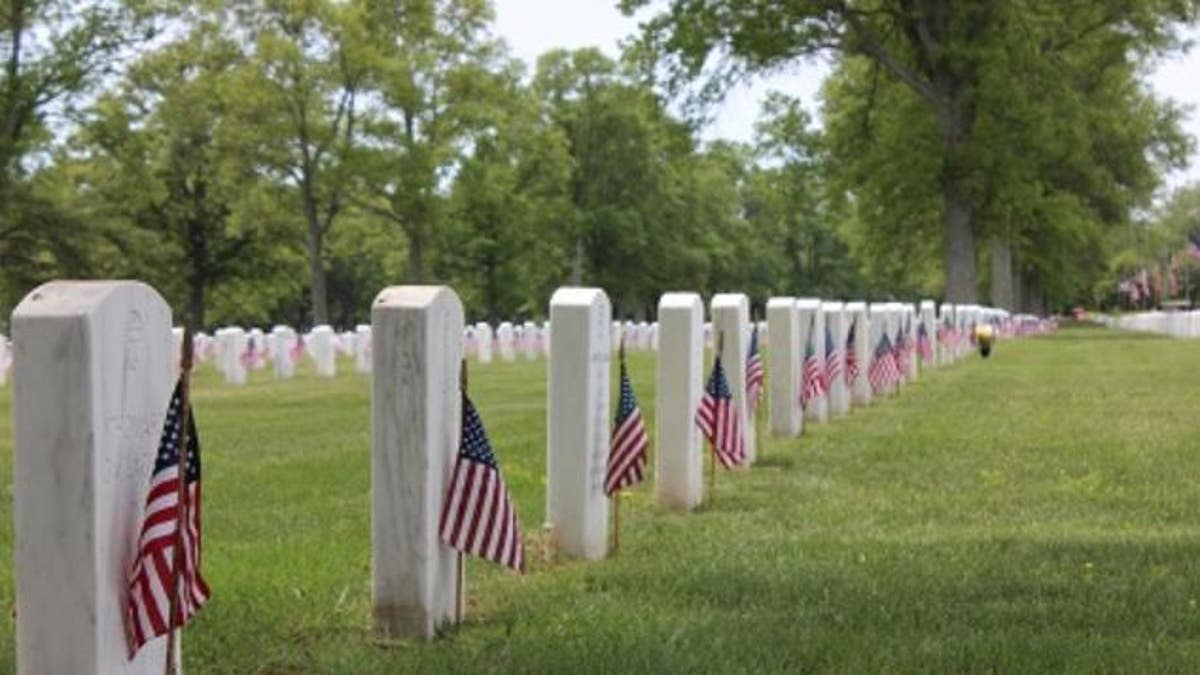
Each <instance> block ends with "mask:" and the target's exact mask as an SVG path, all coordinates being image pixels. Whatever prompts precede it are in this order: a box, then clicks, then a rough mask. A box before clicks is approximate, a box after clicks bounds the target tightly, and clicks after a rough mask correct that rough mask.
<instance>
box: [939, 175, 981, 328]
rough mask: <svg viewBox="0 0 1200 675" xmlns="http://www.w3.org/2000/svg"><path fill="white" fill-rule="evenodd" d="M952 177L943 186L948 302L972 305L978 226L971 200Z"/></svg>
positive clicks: (958, 181)
mask: <svg viewBox="0 0 1200 675" xmlns="http://www.w3.org/2000/svg"><path fill="white" fill-rule="evenodd" d="M960 183H961V180H960V179H959V178H957V177H955V176H951V177H949V178H948V180H946V182H945V185H944V186H943V188H942V201H943V208H944V209H945V227H946V302H952V303H955V304H970V303H974V302H975V301H976V295H975V227H974V225H975V224H974V223H973V222H972V208H971V200H970V198H969V197H968V196H967V195H966V193H965V191H964V190H963V186H962V185H961V184H960Z"/></svg>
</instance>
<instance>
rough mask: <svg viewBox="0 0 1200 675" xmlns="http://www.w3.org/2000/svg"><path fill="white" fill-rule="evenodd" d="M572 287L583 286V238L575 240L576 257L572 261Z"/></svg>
mask: <svg viewBox="0 0 1200 675" xmlns="http://www.w3.org/2000/svg"><path fill="white" fill-rule="evenodd" d="M571 285H572V286H582V285H583V237H581V236H580V237H576V238H575V255H574V257H573V258H572V259H571Z"/></svg>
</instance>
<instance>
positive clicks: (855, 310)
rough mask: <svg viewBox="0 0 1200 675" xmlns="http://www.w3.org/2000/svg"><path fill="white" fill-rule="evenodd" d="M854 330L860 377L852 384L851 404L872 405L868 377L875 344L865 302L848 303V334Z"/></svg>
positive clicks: (854, 346) (854, 347) (853, 347)
mask: <svg viewBox="0 0 1200 675" xmlns="http://www.w3.org/2000/svg"><path fill="white" fill-rule="evenodd" d="M852 327H853V330H854V343H853V345H852V349H854V353H855V355H857V357H858V360H857V361H858V377H856V378H854V380H853V381H852V382H851V383H850V402H851V403H852V404H853V405H858V406H863V405H868V404H870V403H871V381H870V379H869V377H868V372H869V368H870V365H871V354H872V352H873V351H874V349H875V344H874V343H873V342H871V335H872V333H871V319H870V317H869V315H868V314H867V304H866V303H865V302H847V303H846V333H847V335H849V333H850V330H851V328H852Z"/></svg>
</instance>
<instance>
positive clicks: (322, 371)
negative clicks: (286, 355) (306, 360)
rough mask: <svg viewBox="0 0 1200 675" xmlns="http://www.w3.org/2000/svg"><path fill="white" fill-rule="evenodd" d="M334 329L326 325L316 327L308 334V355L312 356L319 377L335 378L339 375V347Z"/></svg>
mask: <svg viewBox="0 0 1200 675" xmlns="http://www.w3.org/2000/svg"><path fill="white" fill-rule="evenodd" d="M334 338H335V335H334V333H333V328H330V327H329V326H326V325H321V326H315V327H314V328H313V329H312V332H310V333H309V334H308V343H307V345H306V346H307V348H308V353H309V355H311V356H312V359H313V365H314V366H316V370H317V375H320V376H321V377H334V376H336V375H337V345H336V344H334Z"/></svg>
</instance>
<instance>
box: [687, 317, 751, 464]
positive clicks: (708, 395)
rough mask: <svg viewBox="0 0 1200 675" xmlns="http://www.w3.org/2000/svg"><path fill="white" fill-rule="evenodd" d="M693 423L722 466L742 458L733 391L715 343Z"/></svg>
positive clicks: (743, 448)
mask: <svg viewBox="0 0 1200 675" xmlns="http://www.w3.org/2000/svg"><path fill="white" fill-rule="evenodd" d="M719 343H720V341H719V340H718V345H719ZM696 426H697V427H699V428H700V432H701V433H702V434H704V437H705V438H707V439H708V441H709V442H710V443H712V450H713V454H714V455H716V457H717V459H718V460H719V461H720V462H721V465H722V466H724V467H725V468H726V469H731V468H733V467H735V466H737V465H739V464H741V463H742V462H744V461H746V439H745V437H743V436H742V426H741V420H740V419H738V411H737V408H736V407H734V405H733V393H732V392H731V391H730V390H729V381H728V380H727V379H726V378H725V369H724V368H723V367H722V366H721V350H720V347H719V346H718V348H717V355H716V358H715V359H714V361H713V370H712V377H710V378H709V380H708V386H707V387H705V389H704V396H703V397H702V398H701V399H700V407H699V408H698V409H697V410H696Z"/></svg>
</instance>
